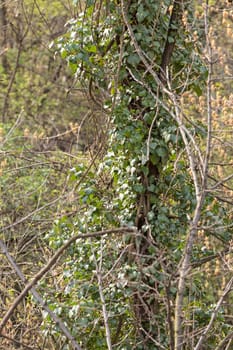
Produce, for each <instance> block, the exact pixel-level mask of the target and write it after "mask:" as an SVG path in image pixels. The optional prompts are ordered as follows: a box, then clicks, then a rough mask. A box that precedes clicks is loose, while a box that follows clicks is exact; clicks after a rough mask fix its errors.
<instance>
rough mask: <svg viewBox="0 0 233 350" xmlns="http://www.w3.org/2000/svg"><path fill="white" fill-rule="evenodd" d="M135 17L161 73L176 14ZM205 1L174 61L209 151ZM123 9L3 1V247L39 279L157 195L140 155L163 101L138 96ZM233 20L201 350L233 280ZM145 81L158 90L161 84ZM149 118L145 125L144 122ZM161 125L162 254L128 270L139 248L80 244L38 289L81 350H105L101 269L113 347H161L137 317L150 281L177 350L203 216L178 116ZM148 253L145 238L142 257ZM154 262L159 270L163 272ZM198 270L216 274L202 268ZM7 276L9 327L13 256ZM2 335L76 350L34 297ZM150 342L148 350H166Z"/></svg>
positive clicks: (158, 248)
mask: <svg viewBox="0 0 233 350" xmlns="http://www.w3.org/2000/svg"><path fill="white" fill-rule="evenodd" d="M133 3H134V6H132V7H131V11H132V12H131V13H130V14H129V15H130V16H132V17H133V16H135V18H136V20H135V21H136V24H135V27H136V29H135V35H136V37H137V40H138V41H139V42H140V43H141V45H142V47H143V49H145V50H147V48H148V46H149V47H150V49H151V50H148V57H149V58H150V59H152V58H153V59H154V57H156V59H157V60H161V56H162V49H161V43H163V44H164V42H165V37H166V36H165V34H166V33H167V29H168V24H169V6H170V5H171V1H159V2H158V4H157V5H156V4H155V3H154V2H153V1H152V2H151V1H146V2H145V3H146V6H145V7H143V4H142V2H140V1H139V2H137V1H134V2H133ZM192 3H193V4H192V6H190V7H189V5H188V6H187V7H186V9H185V11H184V12H183V14H182V22H183V26H184V31H180V32H179V37H178V40H177V46H178V47H183V46H182V45H184V43H185V50H183V51H182V50H177V51H175V53H174V57H173V62H172V69H173V71H172V74H173V76H175V77H176V78H175V79H174V80H173V82H172V83H173V86H172V87H173V88H174V89H176V91H177V94H179V97H180V103H181V106H182V109H183V110H184V112H185V114H186V116H187V117H188V119H189V122H188V123H187V126H188V127H189V129H190V130H191V131H192V135H193V136H194V137H195V138H196V140H197V142H198V144H199V146H200V149H201V150H204V144H205V135H206V122H205V118H206V111H207V100H206V86H205V81H206V77H207V74H208V72H207V69H206V66H207V62H206V58H205V57H206V56H205V54H206V52H205V28H204V24H203V23H204V11H203V6H202V5H203V2H202V1H198V0H197V1H193V2H192ZM98 4H99V5H98ZM98 6H99V7H98ZM101 6H103V7H102V8H101ZM150 6H153V11H155V12H156V11H157V13H160V14H163V16H161V17H160V18H159V19H158V18H157V20H158V21H160V22H159V23H160V24H161V25H160V26H159V28H160V31H158V32H157V37H158V40H157V41H155V43H154V44H153V45H154V46H153V45H152V43H151V42H150V39H151V37H150V33H149V32H148V35H147V33H145V32H143V31H144V30H145V28H146V27H147V26H148V25H150V23H151V22H150V20H151V19H150V11H149V10H148V9H150ZM156 6H157V7H156ZM155 7H156V8H155ZM96 9H97V10H96ZM151 9H152V8H151ZM94 10H96V12H95V11H94ZM88 11H89V12H88ZM117 11H118V1H106V2H101V1H100V2H98V1H97V2H95V1H87V2H85V1H64V0H61V1H53V0H51V1H49V2H47V1H43V0H18V1H7V0H1V1H0V21H1V22H0V23H1V28H2V30H1V34H0V42H1V56H0V60H1V61H0V87H1V92H0V108H1V122H0V145H1V148H0V194H1V195H0V218H1V233H0V236H1V239H2V240H3V241H4V242H5V244H6V245H7V248H8V249H9V252H10V253H11V254H12V256H13V257H14V259H15V261H16V262H17V264H18V265H19V266H20V268H21V269H22V271H23V273H24V274H25V276H26V278H28V279H30V278H32V277H33V275H34V274H35V273H36V272H37V271H38V270H39V269H40V268H41V267H42V266H43V265H44V264H45V263H46V262H47V261H48V259H49V258H50V257H51V256H52V254H53V253H54V251H56V249H58V247H60V246H61V245H62V244H63V243H64V242H66V240H67V239H68V238H69V237H70V236H71V235H72V234H74V233H77V232H87V231H92V232H95V231H98V230H101V229H104V228H109V227H117V226H120V225H122V224H127V225H134V223H135V217H136V214H137V213H136V209H135V202H136V201H137V199H138V198H139V197H140V195H141V194H142V193H144V191H145V188H143V186H142V184H141V183H140V181H139V179H138V178H139V176H138V168H139V167H141V168H140V171H142V172H143V173H144V174H146V175H148V173H147V172H148V169H147V166H146V164H143V160H142V159H141V157H142V154H143V153H144V154H145V153H146V152H147V149H146V146H145V144H146V142H145V140H146V138H147V135H148V125H151V123H152V122H153V116H154V110H153V108H154V107H153V106H154V101H153V98H152V97H151V96H148V95H149V94H148V95H147V94H146V92H145V89H144V90H143V89H142V87H141V86H140V85H139V84H137V83H135V81H134V82H133V79H132V75H133V76H134V77H136V78H137V77H140V76H139V75H138V74H139V72H140V70H141V69H142V67H141V65H140V60H139V59H138V56H137V54H135V52H134V50H133V48H132V45H131V43H130V40H129V38H127V36H126V37H125V38H124V45H123V44H122V42H115V41H114V40H115V35H118V34H119V37H117V40H120V34H121V30H122V22H121V15H120V13H119V12H117ZM153 11H152V10H151V14H153V13H154V12H153ZM135 13H136V15H135ZM98 16H99V17H98ZM232 21H233V7H232V4H231V2H226V1H222V0H221V1H210V37H211V45H212V51H213V59H214V61H213V62H214V64H213V76H212V77H213V83H212V88H213V90H212V94H213V96H212V97H213V100H212V110H213V113H212V115H213V131H212V135H213V139H212V149H211V158H210V167H209V181H210V184H211V186H213V187H214V186H215V185H216V184H218V183H219V182H221V181H222V179H224V178H226V177H229V181H227V182H226V183H225V182H224V183H223V186H217V187H216V191H212V193H211V194H210V196H208V198H207V200H206V203H205V206H204V209H203V215H202V217H203V220H202V222H201V226H202V229H200V230H199V232H198V236H197V238H196V241H195V245H194V249H193V254H192V264H193V266H194V268H195V269H196V270H195V273H194V274H193V276H192V278H190V279H189V285H188V286H187V292H186V295H185V298H186V299H185V309H184V315H185V316H184V317H185V322H184V332H186V334H187V337H189V336H190V334H192V335H193V338H190V340H188V341H187V344H186V345H185V346H186V347H184V349H191V348H193V344H194V343H193V342H194V340H193V339H196V338H195V337H197V336H198V332H199V331H200V330H201V329H202V327H204V326H205V325H206V324H207V323H208V320H209V317H210V314H211V312H212V310H213V308H214V306H215V304H216V300H218V297H219V296H220V293H221V291H222V290H223V288H224V285H225V284H226V281H228V279H229V276H230V275H232V254H226V255H218V252H220V251H226V252H227V253H229V245H230V241H231V239H232V219H233V214H232V202H233V196H232V193H233V192H232V189H233V180H232V179H231V175H232V165H233V163H232V156H233V143H232V142H233V141H232V130H233V117H232V101H233V95H232V87H233V86H232V84H233V82H232V77H233V61H232V37H233V29H232V28H233V27H232ZM93 24H94V25H95V26H93ZM143 26H144V27H143ZM140 31H141V33H143V35H141V33H140ZM171 40H173V38H172V37H171ZM118 45H123V46H124V49H125V51H124V55H123V57H121V60H122V61H121V63H122V66H121V67H119V66H117V63H118V60H119V51H118V48H119V46H118ZM143 45H145V46H143ZM126 48H127V50H126ZM193 49H194V51H195V55H194V56H191V53H192V52H193ZM153 55H155V56H153ZM190 57H192V61H191V64H190ZM67 61H68V62H69V66H68V65H67ZM190 67H191V68H190ZM189 69H190V72H189ZM129 72H130V73H131V77H130V74H129ZM187 72H188V73H187ZM189 73H190V74H189ZM117 74H119V76H118V79H119V81H117V80H116V75H117ZM187 77H188V78H187ZM185 79H189V82H188V84H187V85H186V87H187V86H188V88H187V89H186V90H185V91H182V86H183V85H182V84H183V82H184V80H185ZM147 82H148V84H151V85H150V86H152V88H155V89H156V86H153V82H152V81H151V80H150V77H149V78H148V80H147ZM118 85H119V86H120V88H119V90H118V87H119V86H118ZM138 96H139V98H138ZM119 101H120V102H119ZM141 101H143V102H142V104H141ZM113 110H114V118H113V119H110V117H109V116H110V115H111V112H112V111H113ZM139 110H143V113H144V112H145V120H143V121H142V120H141V119H140V115H139V114H138V111H139ZM160 113H161V114H160V117H159V118H158V119H159V120H158V121H157V124H156V126H157V129H156V130H154V131H153V135H152V136H153V137H152V139H151V143H150V146H149V147H150V154H153V158H152V163H153V165H156V166H158V169H159V171H161V176H160V178H159V181H158V183H156V184H155V183H154V182H153V180H152V179H150V181H151V182H150V183H149V188H150V192H151V193H152V194H153V195H151V210H150V211H149V212H148V213H147V219H148V225H149V226H150V228H151V230H152V231H153V235H154V237H155V236H156V244H154V245H153V244H151V245H150V246H149V248H148V251H146V253H145V256H142V259H141V260H140V261H138V260H135V257H134V256H133V258H132V257H131V258H129V256H130V253H129V247H130V246H131V245H132V242H131V241H130V238H129V237H124V238H123V239H119V238H117V237H115V236H113V238H112V239H107V238H102V239H98V240H95V241H93V240H86V241H85V242H84V241H81V240H80V241H77V242H76V244H75V245H74V246H71V247H70V249H69V250H67V252H66V253H65V255H64V256H63V257H62V258H61V260H60V262H59V264H58V265H57V266H56V268H55V269H54V270H52V271H51V272H50V274H49V275H48V276H46V277H45V278H43V280H42V281H41V282H40V284H39V286H38V291H40V292H41V294H42V295H43V297H44V299H45V300H46V302H47V304H48V305H50V307H51V308H52V309H53V311H54V312H55V313H56V314H57V315H59V316H60V317H61V318H62V319H63V320H64V321H65V323H66V325H67V326H68V328H69V329H70V331H71V332H72V334H73V335H74V337H75V338H76V339H77V340H78V342H79V343H80V346H83V349H93V350H94V349H106V348H107V346H106V339H105V325H104V320H103V313H102V305H101V300H100V290H99V285H98V281H97V278H96V274H95V272H96V271H97V270H98V268H101V274H102V288H103V293H104V297H105V302H106V305H107V308H108V312H109V326H110V329H111V333H112V342H113V344H114V348H115V349H119V350H120V349H121V350H126V349H127V350H128V349H138V350H140V349H147V347H146V345H145V338H146V337H144V338H143V339H144V340H139V339H140V338H139V337H138V334H139V333H140V330H139V328H140V327H139V318H140V316H138V315H137V312H138V310H136V307H135V305H136V300H137V296H138V295H143V297H144V296H145V295H146V297H148V294H149V293H148V285H146V283H145V279H144V277H143V276H149V277H148V280H149V282H148V284H149V285H150V288H151V290H152V289H153V293H154V294H155V295H156V298H155V297H154V296H152V294H153V293H151V294H149V297H148V299H147V302H148V308H149V307H151V305H152V304H153V306H154V307H155V311H154V314H153V315H150V316H151V320H152V321H151V324H150V326H149V327H148V325H145V329H149V331H150V332H151V333H150V332H149V335H150V334H154V333H153V329H156V333H159V334H157V336H158V339H159V341H160V343H161V344H163V346H164V348H167V349H168V348H169V346H170V344H169V339H168V337H166V334H167V333H168V332H169V325H168V324H167V323H168V321H167V314H168V313H169V310H168V309H166V307H167V308H168V307H169V303H170V306H171V308H172V307H173V306H174V304H173V303H174V299H175V295H176V291H177V290H176V276H175V271H176V268H177V264H178V262H179V259H180V257H181V254H182V251H183V249H184V244H185V237H186V233H187V227H188V225H189V217H190V216H191V215H192V211H193V208H194V205H195V202H194V199H193V198H194V194H193V192H194V190H193V184H192V181H191V177H190V169H188V166H187V159H186V157H185V156H184V155H183V153H182V142H181V140H180V139H179V137H178V136H177V135H178V131H177V128H176V126H174V124H173V125H172V124H171V123H170V122H167V120H166V113H165V111H162V112H161V111H160ZM190 121H191V122H190ZM145 124H146V125H147V126H146V128H145ZM157 130H159V132H158V131H157ZM158 140H159V141H158ZM142 145H143V146H142ZM143 147H144V148H143ZM177 154H179V157H178V158H177ZM141 161H142V164H141ZM174 164H175V166H176V171H175V175H174ZM155 213H156V214H155ZM216 227H217V229H216ZM146 229H147V228H145V230H146ZM171 236H172V239H171ZM142 241H143V239H142V238H141V237H140V238H138V241H137V244H138V246H140V245H141V244H142ZM132 255H133V254H132ZM148 256H149V258H148ZM151 257H156V258H157V260H156V261H153V262H152V261H151ZM205 259H206V260H205ZM200 261H206V263H205V264H201V265H199V262H200ZM0 276H1V277H0V278H1V279H0V290H1V292H0V297H1V298H0V314H4V313H5V312H6V310H7V309H8V307H9V305H10V304H11V303H12V301H13V300H14V298H15V297H16V296H17V295H18V294H19V293H20V291H21V290H22V288H23V283H22V282H21V281H20V280H19V278H18V277H17V275H16V273H15V272H14V271H13V270H12V268H11V267H10V266H9V263H8V261H7V260H6V257H5V256H3V258H2V259H1V267H0ZM152 286H153V287H152ZM166 293H167V294H166ZM150 298H151V300H150ZM152 299H153V300H152ZM154 299H156V300H157V302H158V304H159V306H157V305H155V303H154ZM150 302H151V304H150ZM231 303H232V297H231V299H230V297H229V299H226V301H225V303H224V305H223V306H222V309H221V310H220V312H219V314H218V317H217V320H216V324H215V327H214V328H213V331H212V333H211V336H210V337H209V338H208V342H207V343H206V345H205V347H203V349H215V348H216V346H217V345H216V344H218V343H220V341H221V339H222V338H224V336H226V335H227V334H228V332H229V331H230V329H231V327H232V310H231ZM156 307H158V308H157V309H156ZM158 310H159V312H157V311H158ZM171 312H173V311H171ZM137 316H138V318H137ZM171 319H172V316H171ZM141 321H142V320H141ZM142 323H143V322H142ZM164 324H165V326H164ZM140 326H141V324H140ZM4 335H5V337H2V338H1V341H2V344H3V345H1V346H2V349H15V348H22V349H24V348H25V347H24V345H27V346H29V347H30V346H31V348H33V349H54V350H55V349H56V350H59V349H61V350H65V349H71V347H70V345H69V344H68V342H67V340H66V339H65V338H64V337H63V335H62V334H61V331H60V329H58V327H57V326H56V325H55V324H54V323H53V321H52V320H51V319H50V316H49V315H47V314H46V312H44V311H43V310H42V309H41V307H40V306H39V305H37V303H36V302H34V300H33V299H32V298H31V297H27V298H26V299H25V301H24V302H23V303H22V304H21V305H20V306H19V307H18V308H17V310H16V312H15V313H14V315H13V317H12V318H11V321H10V322H9V323H8V325H7V327H6V329H5V331H4ZM141 339H142V338H141ZM156 339H157V338H156ZM143 341H144V342H143ZM152 343H153V342H152ZM152 343H149V344H150V345H148V349H151V350H152V349H159V347H156V346H155V345H152ZM23 344H24V345H23ZM0 348H1V347H0Z"/></svg>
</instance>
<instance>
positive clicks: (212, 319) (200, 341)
mask: <svg viewBox="0 0 233 350" xmlns="http://www.w3.org/2000/svg"><path fill="white" fill-rule="evenodd" d="M232 286H233V277H231V279H230V281H229V282H228V283H227V285H226V287H225V289H224V291H223V293H222V296H221V298H220V299H219V301H218V302H217V305H216V306H215V308H214V311H213V312H212V315H211V318H210V321H209V324H208V325H207V327H206V328H205V330H204V332H203V333H202V335H201V337H200V339H199V340H198V343H197V345H196V346H195V348H194V350H199V349H201V346H202V344H203V341H204V340H205V338H206V336H207V334H208V332H209V331H210V329H211V327H212V325H213V323H214V321H215V319H216V317H217V314H218V310H219V309H220V307H221V305H222V303H223V301H224V299H225V297H226V296H227V294H228V293H229V292H230V291H231V290H232Z"/></svg>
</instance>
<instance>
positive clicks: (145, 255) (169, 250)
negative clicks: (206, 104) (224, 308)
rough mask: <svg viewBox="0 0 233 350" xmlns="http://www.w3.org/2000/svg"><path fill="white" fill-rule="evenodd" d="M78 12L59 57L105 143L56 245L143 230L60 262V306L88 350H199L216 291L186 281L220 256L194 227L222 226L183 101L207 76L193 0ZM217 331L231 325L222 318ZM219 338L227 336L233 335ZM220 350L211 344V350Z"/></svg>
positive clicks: (89, 5)
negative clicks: (98, 119) (94, 111)
mask: <svg viewBox="0 0 233 350" xmlns="http://www.w3.org/2000/svg"><path fill="white" fill-rule="evenodd" d="M77 6H78V5H77ZM79 6H80V7H81V9H80V11H79V14H78V15H77V17H76V18H74V19H72V20H70V21H69V23H68V24H67V25H68V28H69V30H68V32H67V34H66V35H65V36H63V37H62V38H61V39H60V40H59V41H58V42H57V49H58V51H60V53H61V55H62V57H63V58H64V59H66V60H67V61H68V63H69V66H70V67H71V69H72V71H73V73H74V75H75V76H76V78H77V81H78V84H79V85H81V86H82V87H83V88H84V89H85V91H86V94H87V96H88V98H89V100H90V101H91V103H92V104H93V106H95V108H98V109H99V110H101V111H102V113H103V115H104V116H105V120H106V124H107V125H108V129H107V136H108V138H107V141H106V140H105V144H104V148H105V149H106V152H105V153H104V156H102V157H101V159H100V158H98V149H97V150H96V152H97V157H96V158H95V159H94V161H93V163H92V166H91V167H90V166H88V165H85V164H83V165H80V164H79V165H77V166H76V167H74V168H72V169H71V176H70V181H71V182H73V183H77V184H78V185H77V186H76V188H75V191H76V195H77V196H78V201H79V206H80V212H79V215H78V216H77V217H76V220H75V222H72V223H71V222H70V221H69V219H68V218H66V217H64V218H62V219H61V220H59V221H58V222H57V223H55V224H54V228H53V230H52V231H51V232H50V234H49V235H48V239H49V241H50V244H51V245H52V247H55V248H56V247H57V245H59V244H62V243H63V242H64V241H65V240H66V239H67V237H69V236H70V235H71V234H72V231H73V230H75V231H78V232H84V233H85V232H87V231H88V232H90V231H93V232H94V231H98V230H101V229H107V228H109V227H118V226H126V227H135V229H136V230H137V235H136V236H132V235H125V236H123V237H121V238H119V237H118V238H109V237H108V238H104V239H100V240H96V241H95V242H93V241H91V242H90V241H88V240H87V241H86V242H85V243H83V242H82V243H81V242H77V244H76V246H75V247H73V248H72V249H71V251H69V252H68V253H69V254H68V256H67V258H66V259H65V261H64V263H63V277H64V281H65V283H64V281H62V282H61V285H66V287H65V288H64V291H63V293H62V295H61V296H60V302H59V303H58V304H57V306H56V305H55V306H54V307H55V309H56V310H57V312H58V313H59V314H62V315H63V314H65V318H66V320H67V322H68V323H69V324H70V327H71V328H72V330H73V332H74V334H75V335H77V338H79V339H81V343H80V345H81V346H83V347H84V348H87V349H92V348H93V349H105V348H108V349H112V348H113V347H114V348H115V349H119V350H120V349H121V350H123V349H138V350H140V349H175V350H181V349H191V348H194V344H195V343H196V341H197V340H198V332H199V331H200V329H201V328H202V327H203V326H204V325H206V324H208V320H209V317H210V315H211V313H212V312H213V310H214V304H213V300H214V297H215V293H214V292H210V291H208V293H207V292H206V286H205V284H204V277H203V275H202V273H199V272H198V270H196V275H195V277H193V278H191V277H190V278H188V282H186V278H187V275H188V271H189V269H190V267H191V266H196V267H199V263H198V262H199V261H200V260H203V259H205V258H208V257H211V256H212V255H213V254H214V252H213V251H212V250H211V249H208V247H207V249H203V242H202V241H201V240H199V239H198V237H200V232H199V229H198V227H199V226H200V227H201V226H202V225H204V223H205V221H206V219H207V217H208V225H211V224H212V223H213V222H216V220H218V219H216V218H219V217H220V216H221V217H222V211H221V207H220V206H219V205H218V204H217V203H216V202H214V196H213V195H211V194H208V193H205V194H203V193H204V192H206V187H205V186H206V181H207V180H206V176H207V173H208V169H207V167H208V157H209V156H208V154H207V151H206V148H205V142H206V139H207V142H208V137H209V136H210V133H209V130H210V125H206V124H205V123H204V121H203V119H202V118H200V119H199V120H196V121H195V120H193V118H192V115H190V114H188V115H187V114H185V113H184V111H183V110H182V108H181V106H182V104H181V102H180V101H181V99H183V98H185V96H188V95H189V94H191V95H194V96H198V97H199V96H202V95H203V94H204V92H205V89H206V84H207V80H208V76H209V74H210V72H209V66H208V64H207V63H206V61H204V60H203V58H202V56H201V50H202V49H203V46H201V44H200V43H199V42H198V40H197V39H195V38H194V37H193V31H194V29H195V31H196V36H198V35H199V36H200V38H201V37H203V35H204V34H203V28H202V27H198V24H196V22H195V19H194V15H195V2H187V3H186V2H184V1H178V0H177V1H171V0H163V1H156V2H155V1H152V0H140V1H139V0H132V1H130V2H126V1H123V0H121V1H117V0H116V1H110V0H106V1H104V0H102V1H86V2H85V4H83V3H82V2H80V4H79ZM206 35H208V33H207V34H206ZM205 40H206V39H204V43H202V45H205ZM102 146H103V145H101V147H102ZM101 154H102V153H101ZM203 159H204V162H203V163H202V161H203ZM204 164H206V165H204ZM80 179H81V181H80ZM213 203H214V204H213ZM210 207H212V208H214V209H213V211H214V212H215V215H214V217H212V218H211V217H210V216H209V214H208V215H207V213H209V212H210V211H209V208H210ZM223 221H224V224H226V223H227V218H223ZM198 232H199V233H198ZM198 234H199V236H198ZM227 240H229V236H228V238H227V236H226V241H227ZM59 242H60V243H59ZM184 261H185V263H184ZM93 271H95V273H96V275H95V274H94V276H95V277H93ZM98 271H99V272H98ZM100 271H101V273H100ZM100 274H101V283H100ZM96 276H97V277H98V278H97V277H96ZM102 294H103V295H102ZM101 295H102V297H101ZM103 296H104V298H103ZM55 304H56V303H55ZM103 304H104V305H105V307H106V309H107V311H106V309H105V312H107V318H106V314H105V317H104V315H103ZM61 305H62V306H61ZM174 320H175V321H174ZM193 320H194V321H193ZM217 322H218V324H219V325H222V324H223V319H222V315H221V313H220V314H219V316H218V317H217ZM190 324H192V326H190ZM192 327H194V328H195V329H196V332H195V331H194V330H193V328H192ZM108 328H109V330H110V336H109V333H108V332H106V329H108ZM221 329H222V331H223V332H225V334H226V333H227V329H228V327H227V326H226V327H225V328H224V329H223V328H221ZM105 334H106V335H105ZM186 334H187V335H188V334H192V337H191V338H190V339H188V338H185V335H186ZM106 339H107V341H106ZM213 342H214V336H211V337H210V338H209V340H208V341H207V342H206V345H205V349H212V348H213V347H212V344H213ZM197 349H198V348H197Z"/></svg>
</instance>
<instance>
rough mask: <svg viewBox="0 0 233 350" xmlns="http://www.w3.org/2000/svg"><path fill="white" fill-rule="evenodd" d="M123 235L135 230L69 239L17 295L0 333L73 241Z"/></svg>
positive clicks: (102, 232)
mask: <svg viewBox="0 0 233 350" xmlns="http://www.w3.org/2000/svg"><path fill="white" fill-rule="evenodd" d="M125 233H131V234H135V233H136V229H135V228H129V227H120V228H115V229H109V230H104V231H97V232H94V233H86V234H79V235H75V236H73V237H71V238H70V239H69V240H68V241H67V242H66V243H65V244H64V245H63V246H62V247H61V248H60V249H58V250H57V252H56V253H55V254H54V255H53V256H52V258H51V259H50V260H49V261H48V263H47V264H46V265H45V266H44V267H43V268H42V269H41V270H40V271H39V272H38V273H37V274H36V275H35V277H34V278H33V279H32V280H31V282H29V283H28V284H27V285H26V286H25V288H24V289H23V291H22V292H21V293H20V294H19V295H18V297H17V298H16V299H15V300H14V302H13V304H12V305H11V307H10V308H9V310H8V311H7V313H6V314H5V316H4V317H3V318H2V320H1V322H0V333H1V332H2V329H3V327H4V326H5V324H6V323H7V321H8V320H9V318H10V317H11V315H12V313H13V312H14V310H15V308H16V307H17V306H18V305H19V303H20V302H21V300H22V299H23V298H25V296H26V295H27V294H28V292H29V291H30V290H31V289H32V287H33V286H34V285H35V284H36V283H37V282H38V281H39V280H40V279H41V278H42V277H43V276H44V275H45V274H46V273H47V272H48V271H49V270H50V269H51V268H52V267H53V266H54V265H55V264H56V262H57V260H58V259H59V258H60V257H61V255H62V254H63V252H64V251H65V250H66V249H67V248H68V247H69V246H70V245H71V244H72V243H74V242H75V241H77V240H78V239H87V238H98V237H102V236H104V235H110V234H120V235H122V234H125Z"/></svg>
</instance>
